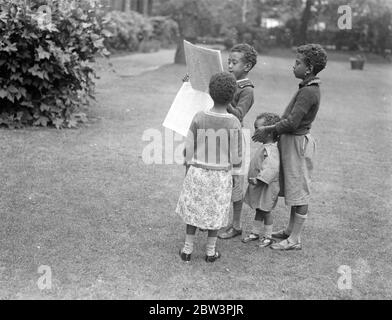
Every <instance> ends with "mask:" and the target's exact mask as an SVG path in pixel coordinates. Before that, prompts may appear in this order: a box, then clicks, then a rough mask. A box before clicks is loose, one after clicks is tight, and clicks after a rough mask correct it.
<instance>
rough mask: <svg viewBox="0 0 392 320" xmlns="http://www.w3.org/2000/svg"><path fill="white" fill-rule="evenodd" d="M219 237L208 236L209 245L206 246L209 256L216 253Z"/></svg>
mask: <svg viewBox="0 0 392 320" xmlns="http://www.w3.org/2000/svg"><path fill="white" fill-rule="evenodd" d="M217 239H218V237H208V238H207V246H206V253H207V256H213V255H215V246H216V240H217Z"/></svg>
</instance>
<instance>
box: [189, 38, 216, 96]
mask: <svg viewBox="0 0 392 320" xmlns="http://www.w3.org/2000/svg"><path fill="white" fill-rule="evenodd" d="M184 50H185V59H186V69H187V72H188V74H189V78H190V82H191V85H192V88H193V89H195V90H199V91H203V92H208V84H209V83H210V79H211V76H212V75H214V74H215V73H218V72H222V71H223V64H222V56H221V53H220V51H219V50H213V49H207V48H202V47H199V46H195V45H193V44H192V43H190V42H188V41H186V40H184Z"/></svg>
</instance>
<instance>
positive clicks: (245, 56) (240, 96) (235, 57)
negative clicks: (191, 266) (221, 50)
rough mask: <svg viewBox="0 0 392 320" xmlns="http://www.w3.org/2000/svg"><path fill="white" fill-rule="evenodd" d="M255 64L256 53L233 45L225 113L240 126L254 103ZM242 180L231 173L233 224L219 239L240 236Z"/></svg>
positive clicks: (236, 173)
mask: <svg viewBox="0 0 392 320" xmlns="http://www.w3.org/2000/svg"><path fill="white" fill-rule="evenodd" d="M256 63H257V52H256V50H255V49H254V48H253V47H252V46H250V45H248V44H246V43H241V44H237V45H235V46H234V47H233V48H232V49H231V50H230V55H229V59H228V70H229V72H230V73H232V74H233V75H234V76H235V78H236V80H237V91H236V93H235V95H234V98H233V101H232V102H231V104H230V105H229V106H228V107H227V112H229V113H231V114H233V115H235V116H236V117H237V118H238V120H240V122H241V125H242V126H243V119H244V117H245V116H246V114H247V113H248V111H249V110H250V108H251V107H252V106H253V103H254V95H253V88H254V85H253V84H252V82H251V81H250V80H249V79H248V73H249V72H250V71H251V70H252V69H253V67H254V66H255V65H256ZM243 143H244V141H243ZM242 150H246V148H245V147H243V148H242ZM247 157H248V158H249V157H250V155H246V154H243V159H244V161H243V163H244V164H245V163H246V159H247ZM244 178H245V177H244V174H243V173H242V174H240V172H233V192H232V198H231V200H232V202H233V224H232V225H231V226H229V227H228V228H227V229H226V230H225V231H224V232H223V233H221V234H220V235H219V238H220V239H231V238H234V237H236V236H239V235H241V234H242V225H241V212H242V204H243V189H244V180H245V179H244Z"/></svg>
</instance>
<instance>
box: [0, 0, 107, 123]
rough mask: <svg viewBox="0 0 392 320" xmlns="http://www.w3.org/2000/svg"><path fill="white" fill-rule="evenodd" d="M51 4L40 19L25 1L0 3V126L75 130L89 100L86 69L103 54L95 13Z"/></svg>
mask: <svg viewBox="0 0 392 320" xmlns="http://www.w3.org/2000/svg"><path fill="white" fill-rule="evenodd" d="M70 3H74V2H73V1H69V0H52V4H51V7H50V10H51V14H49V13H48V14H47V15H46V19H43V17H45V16H43V14H42V12H40V11H39V7H38V6H37V5H36V6H35V7H34V6H32V7H29V5H28V1H27V2H26V1H24V0H13V1H6V0H0V125H3V126H4V125H5V126H7V127H10V128H19V127H23V126H25V125H33V126H55V127H56V128H63V127H75V126H76V125H77V123H78V122H79V121H84V120H85V115H84V114H83V113H81V112H80V107H81V106H83V105H88V104H89V102H90V99H91V98H94V96H93V93H94V79H95V78H96V77H97V76H96V74H95V72H94V69H93V67H92V64H91V63H92V62H94V61H95V57H96V55H97V54H100V55H102V56H108V55H109V52H108V51H107V50H106V48H105V46H104V40H105V36H104V35H105V30H104V29H103V27H102V21H101V18H100V17H101V15H100V11H99V10H100V9H99V8H97V7H96V6H95V5H94V4H93V3H92V2H91V1H82V2H78V4H77V6H75V5H74V6H72V5H67V4H70Z"/></svg>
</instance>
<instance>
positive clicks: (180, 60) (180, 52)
mask: <svg viewBox="0 0 392 320" xmlns="http://www.w3.org/2000/svg"><path fill="white" fill-rule="evenodd" d="M174 63H176V64H185V63H186V61H185V51H184V38H183V37H180V38H179V39H178V41H177V50H176V55H175V56H174Z"/></svg>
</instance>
